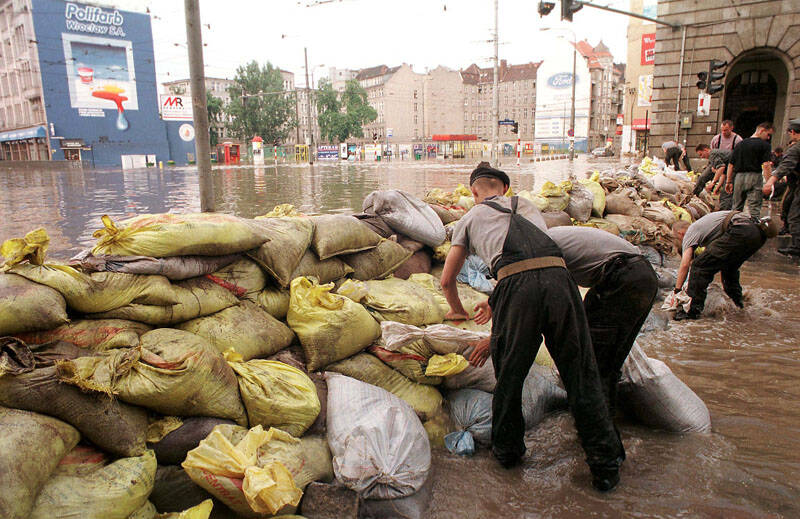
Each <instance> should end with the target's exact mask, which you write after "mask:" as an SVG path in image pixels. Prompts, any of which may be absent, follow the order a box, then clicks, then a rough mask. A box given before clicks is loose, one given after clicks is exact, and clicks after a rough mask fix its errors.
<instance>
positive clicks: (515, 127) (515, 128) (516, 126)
mask: <svg viewBox="0 0 800 519" xmlns="http://www.w3.org/2000/svg"><path fill="white" fill-rule="evenodd" d="M511 133H519V123H517V122H515V123H514V124H513V125H512V126H511Z"/></svg>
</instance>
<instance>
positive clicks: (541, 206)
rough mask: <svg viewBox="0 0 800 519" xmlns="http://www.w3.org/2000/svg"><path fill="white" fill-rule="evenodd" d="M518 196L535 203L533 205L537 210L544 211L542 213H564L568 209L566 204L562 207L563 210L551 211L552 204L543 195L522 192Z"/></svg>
mask: <svg viewBox="0 0 800 519" xmlns="http://www.w3.org/2000/svg"><path fill="white" fill-rule="evenodd" d="M517 196H519V197H520V198H525V199H526V200H529V201H531V202H533V205H535V206H536V208H537V209H538V210H539V211H542V212H545V211H553V212H555V211H563V210H564V208H566V207H567V206H566V204H565V205H564V207H562V208H561V209H558V210H557V209H550V204H549V202H548V201H547V199H546V198H545V197H543V196H542V195H535V194H533V193H531V192H530V191H520V192H519V193H517Z"/></svg>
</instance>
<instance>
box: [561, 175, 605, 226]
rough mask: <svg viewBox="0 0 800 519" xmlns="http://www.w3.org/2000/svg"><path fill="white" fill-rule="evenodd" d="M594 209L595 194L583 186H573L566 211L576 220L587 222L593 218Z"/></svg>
mask: <svg viewBox="0 0 800 519" xmlns="http://www.w3.org/2000/svg"><path fill="white" fill-rule="evenodd" d="M601 189H602V188H601ZM593 207H594V194H593V193H592V192H591V191H589V190H588V189H586V188H585V187H583V186H582V185H581V184H572V190H571V191H570V192H569V203H568V204H567V207H566V209H564V211H566V212H567V214H569V215H570V217H572V218H574V219H575V220H578V221H579V222H585V221H586V220H588V219H589V217H591V216H592V208H593Z"/></svg>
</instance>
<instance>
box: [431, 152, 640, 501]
mask: <svg viewBox="0 0 800 519" xmlns="http://www.w3.org/2000/svg"><path fill="white" fill-rule="evenodd" d="M508 186H509V179H508V175H506V174H505V173H504V172H502V171H499V170H496V169H493V168H491V167H489V166H488V164H486V163H481V164H480V165H479V166H478V167H477V168H476V169H475V170H474V171H473V172H472V175H471V176H470V188H471V190H472V193H473V195H474V197H475V202H476V205H475V207H473V208H472V209H471V210H470V211H469V212H468V213H467V214H466V215H464V217H463V218H461V220H459V223H458V225H457V227H456V229H455V232H454V233H453V239H452V247H451V249H450V252H449V253H448V255H447V260H446V261H445V266H444V270H443V272H442V290H443V292H444V295H445V297H446V298H447V302H448V303H449V304H450V308H451V311H450V312H449V313H448V315H447V316H446V318H447V319H453V320H458V319H466V318H467V314H466V312H465V310H464V307H463V305H462V303H461V300H460V299H459V297H458V291H457V290H456V276H457V275H458V272H459V271H460V270H461V266H462V264H463V263H464V259H465V258H466V256H467V255H468V254H469V253H473V254H477V255H478V256H480V257H481V259H483V261H484V262H485V263H486V264H487V265H489V267H490V270H491V272H492V276H494V277H495V278H496V279H497V286H496V287H495V289H494V292H493V293H492V296H491V297H490V298H489V301H488V302H487V303H483V304H479V305H478V307H477V309H478V314H477V315H476V318H475V321H476V322H477V323H478V324H482V323H484V322H487V321H488V320H489V318H493V322H492V336H491V343H488V342H487V343H482V344H478V345H477V346H476V347H475V350H474V352H473V354H472V356H471V357H470V362H472V363H473V364H477V365H482V364H483V362H485V359H486V357H487V356H488V349H489V348H491V355H492V362H493V363H494V369H495V376H496V377H497V385H496V387H495V392H494V397H493V400H492V452H493V454H494V456H495V457H496V458H497V460H498V461H499V462H500V463H501V464H502V465H503V466H504V467H512V466H514V465H516V464H517V463H519V462H520V461H521V458H522V456H523V455H524V454H525V442H524V440H523V436H524V432H525V426H524V420H523V416H522V386H523V383H524V381H525V377H526V376H527V375H528V372H529V371H530V368H531V365H532V364H533V361H534V359H535V358H536V354H537V352H538V350H539V346H540V345H541V343H542V335H544V338H545V340H546V341H547V348H548V351H549V352H550V355H551V356H552V357H553V360H554V361H555V364H556V367H557V368H558V370H559V373H560V375H561V379H562V380H563V382H564V387H565V389H566V390H567V396H568V399H569V405H570V410H571V412H572V415H573V416H574V418H575V426H576V428H577V430H578V436H579V438H580V440H581V445H582V447H583V449H584V451H585V452H586V457H587V459H586V461H587V463H588V464H589V467H590V469H591V472H592V476H593V478H592V484H593V485H594V486H595V488H597V489H598V490H601V491H607V490H611V489H612V488H614V486H616V484H617V482H618V481H619V466H620V465H621V464H622V461H623V460H624V458H625V450H624V449H623V446H622V442H621V441H620V438H619V436H618V435H617V433H616V430H615V429H614V425H613V423H612V421H611V418H610V416H609V412H608V406H607V405H606V402H605V398H604V395H603V389H602V386H601V381H600V375H599V373H598V371H597V363H596V361H595V357H594V352H593V351H592V344H591V339H590V336H589V327H588V325H587V322H586V314H585V312H584V309H583V305H582V303H581V298H580V293H579V292H578V288H577V287H576V286H575V283H574V281H572V278H571V277H570V275H569V273H568V272H567V270H566V268H565V265H564V259H563V258H562V257H561V251H560V250H559V248H558V247H557V246H556V245H555V243H554V242H553V240H551V239H550V238H549V237H548V236H547V234H545V232H544V230H545V229H546V225H545V223H544V220H543V219H542V215H541V213H540V212H539V210H538V209H537V208H536V207H535V206H534V205H533V203H531V202H530V201H528V200H525V199H519V198H518V197H512V198H507V197H504V196H503V193H505V192H506V190H507V189H508Z"/></svg>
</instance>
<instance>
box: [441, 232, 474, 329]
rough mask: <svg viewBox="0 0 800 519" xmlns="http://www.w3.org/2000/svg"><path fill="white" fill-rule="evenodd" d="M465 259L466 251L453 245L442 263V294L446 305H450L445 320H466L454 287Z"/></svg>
mask: <svg viewBox="0 0 800 519" xmlns="http://www.w3.org/2000/svg"><path fill="white" fill-rule="evenodd" d="M465 259H467V249H466V248H464V247H462V246H461V245H453V246H452V247H450V252H448V253H447V259H446V260H445V261H444V269H443V270H442V292H443V293H444V297H445V298H446V299H447V304H449V305H450V311H449V312H448V313H447V315H446V316H445V319H451V320H458V319H468V318H469V316H468V315H467V311H466V310H464V305H463V304H462V303H461V299H460V298H459V297H458V289H457V285H456V276H458V273H459V272H460V271H461V267H462V266H464V260H465Z"/></svg>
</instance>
